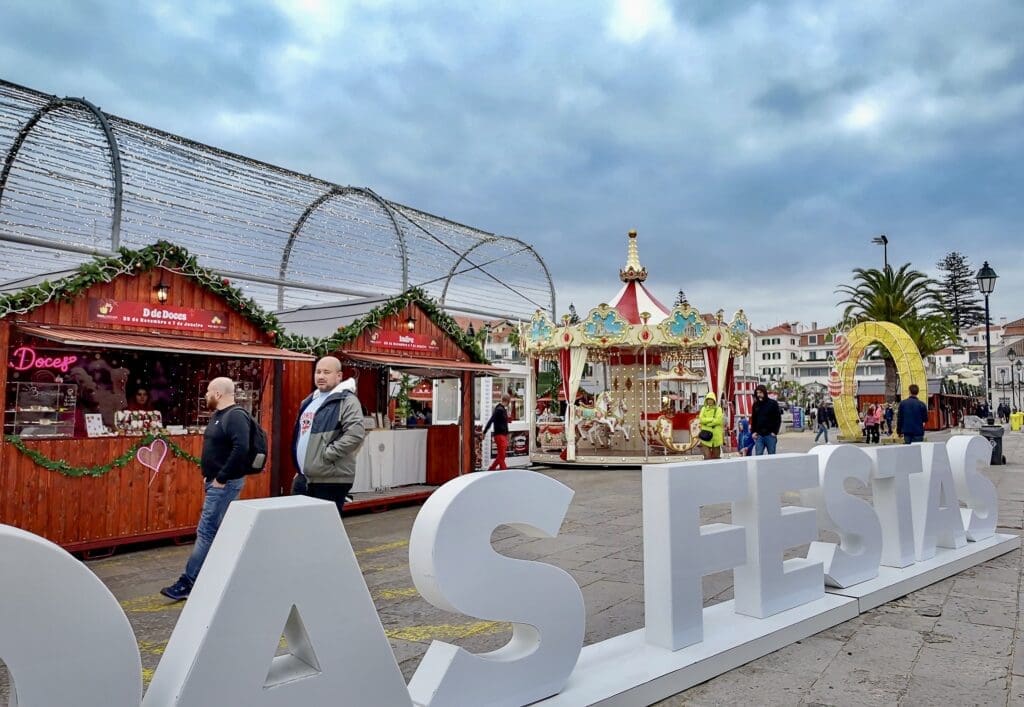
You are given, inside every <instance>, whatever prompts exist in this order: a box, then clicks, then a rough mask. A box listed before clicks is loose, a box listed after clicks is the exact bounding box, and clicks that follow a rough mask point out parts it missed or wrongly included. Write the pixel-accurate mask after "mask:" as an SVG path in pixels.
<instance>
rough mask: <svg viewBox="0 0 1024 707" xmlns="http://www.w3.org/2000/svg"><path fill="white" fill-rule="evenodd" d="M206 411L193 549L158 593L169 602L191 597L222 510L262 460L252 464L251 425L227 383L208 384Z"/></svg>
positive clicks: (219, 380) (225, 380)
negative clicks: (180, 570) (203, 492)
mask: <svg viewBox="0 0 1024 707" xmlns="http://www.w3.org/2000/svg"><path fill="white" fill-rule="evenodd" d="M206 407H207V408H209V409H210V410H212V411H213V414H212V415H211V416H210V421H209V423H207V425H206V432H205V433H204V434H203V455H202V458H201V460H200V466H201V468H202V472H203V480H204V483H205V486H206V497H205V499H204V500H203V510H202V512H201V513H200V515H199V526H198V528H196V543H195V545H194V546H193V547H192V554H191V555H190V556H189V558H188V563H187V564H186V565H185V572H184V574H182V575H181V577H179V578H178V581H177V582H175V583H174V584H172V585H171V586H169V587H164V588H163V589H161V590H160V593H161V594H163V595H164V596H165V597H167V598H168V599H173V600H174V601H181V600H182V599H187V598H188V595H189V594H190V593H191V592H192V585H194V584H195V581H196V577H198V576H199V570H200V569H202V567H203V563H204V562H205V561H206V555H207V554H208V553H209V552H210V546H211V545H212V544H213V538H214V537H215V536H216V535H217V530H218V529H220V524H221V521H222V520H224V514H225V513H227V510H228V505H229V504H230V503H231V502H232V501H234V500H235V499H236V498H238V494H239V493H241V491H242V486H244V485H245V475H246V474H248V473H251V472H252V471H253V470H254V463H256V464H259V468H262V463H263V460H259V461H256V462H254V460H253V458H252V455H251V454H250V445H251V439H252V435H253V427H255V423H254V422H253V420H252V418H251V417H250V416H249V413H247V412H246V411H245V410H244V409H242V408H240V407H238V406H237V405H236V404H235V383H234V381H232V380H231V379H230V378H214V379H213V380H212V381H210V384H209V385H208V386H207V388H206ZM257 470H258V469H257Z"/></svg>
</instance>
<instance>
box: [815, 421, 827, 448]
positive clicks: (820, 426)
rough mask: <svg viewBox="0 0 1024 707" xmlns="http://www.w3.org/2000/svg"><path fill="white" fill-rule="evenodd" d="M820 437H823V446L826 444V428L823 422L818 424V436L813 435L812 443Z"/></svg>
mask: <svg viewBox="0 0 1024 707" xmlns="http://www.w3.org/2000/svg"><path fill="white" fill-rule="evenodd" d="M822 435H825V444H828V428H827V427H825V423H824V422H820V423H818V434H816V435H814V441H815V442H817V441H818V438H819V437H821V436H822Z"/></svg>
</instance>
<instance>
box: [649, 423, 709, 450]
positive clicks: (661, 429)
mask: <svg viewBox="0 0 1024 707" xmlns="http://www.w3.org/2000/svg"><path fill="white" fill-rule="evenodd" d="M648 432H649V433H650V434H649V436H648V442H651V443H652V444H655V445H657V446H660V447H664V448H665V453H666V454H668V453H669V452H675V453H676V454H685V453H686V452H690V451H693V450H694V449H695V448H696V447H697V445H698V444H700V438H699V437H698V436H697V435H699V434H700V419H699V418H694V419H693V420H691V421H690V441H689V442H676V441H674V440H673V439H672V418H671V417H670V416H668V415H661V416H659V417H658V419H657V420H655V421H654V425H653V426H652V427H650V428H648ZM652 438H653V439H652Z"/></svg>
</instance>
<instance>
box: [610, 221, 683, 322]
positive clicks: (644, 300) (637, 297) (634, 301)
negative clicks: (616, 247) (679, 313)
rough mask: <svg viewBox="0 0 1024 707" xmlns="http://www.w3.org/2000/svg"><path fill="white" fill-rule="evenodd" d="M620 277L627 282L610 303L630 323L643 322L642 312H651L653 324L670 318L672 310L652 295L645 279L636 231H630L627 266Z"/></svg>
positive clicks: (621, 271)
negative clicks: (645, 283) (644, 283)
mask: <svg viewBox="0 0 1024 707" xmlns="http://www.w3.org/2000/svg"><path fill="white" fill-rule="evenodd" d="M619 278H620V279H621V280H622V281H623V282H624V283H625V284H624V285H623V286H622V289H621V290H619V292H618V294H616V295H615V297H613V298H612V300H611V302H609V303H608V304H609V305H610V306H611V307H612V308H614V309H616V310H618V312H619V314H621V315H622V318H623V319H625V320H626V321H627V322H629V323H630V324H642V323H643V322H642V320H641V319H640V313H641V312H647V313H648V314H650V315H651V316H650V319H648V321H649V322H650V323H651V324H660V323H661V322H663V321H665V319H667V318H668V316H669V313H670V310H669V308H668V307H666V306H665V305H663V304H662V303H661V302H659V301H658V300H657V298H656V297H655V296H654V295H652V294H651V293H650V292H649V291H648V290H647V288H646V287H644V286H643V281H644V280H646V279H647V268H645V267H644V266H643V265H641V264H640V253H639V249H638V248H637V244H636V231H630V232H629V250H628V252H627V255H626V267H624V268H623V269H622V270H620V271H619Z"/></svg>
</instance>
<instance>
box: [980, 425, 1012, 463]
mask: <svg viewBox="0 0 1024 707" xmlns="http://www.w3.org/2000/svg"><path fill="white" fill-rule="evenodd" d="M1003 432H1005V430H1004V429H1003V428H1002V427H1001V426H1000V425H982V428H981V436H982V437H984V438H985V439H987V440H988V443H989V444H991V445H992V466H997V465H999V464H1005V463H1006V457H1004V456H1003Z"/></svg>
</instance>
